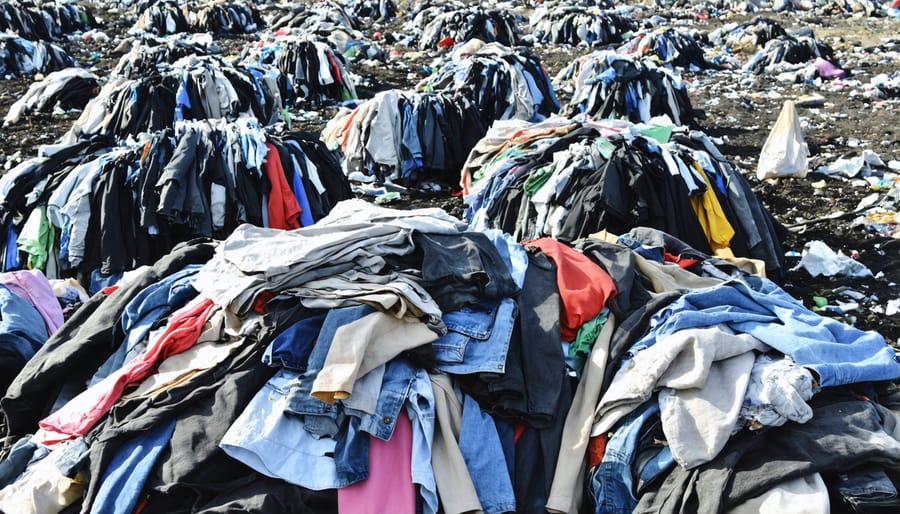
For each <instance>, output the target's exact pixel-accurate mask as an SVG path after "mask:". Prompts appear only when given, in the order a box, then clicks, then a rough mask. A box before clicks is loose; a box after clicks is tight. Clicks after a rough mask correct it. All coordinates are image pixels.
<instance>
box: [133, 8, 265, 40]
mask: <svg viewBox="0 0 900 514" xmlns="http://www.w3.org/2000/svg"><path fill="white" fill-rule="evenodd" d="M137 14H138V19H137V22H136V23H135V28H136V29H137V30H139V31H143V32H148V33H151V34H156V35H158V36H162V35H166V34H178V33H182V32H211V33H213V34H218V35H224V34H253V33H255V32H256V31H257V30H258V29H259V28H261V27H262V19H261V18H260V15H259V11H257V10H256V8H255V7H254V6H253V5H252V4H249V3H223V2H209V3H203V4H194V3H189V4H187V5H184V4H182V3H179V2H176V1H174V0H163V1H159V2H148V3H145V4H143V5H141V6H139V8H138V9H137Z"/></svg>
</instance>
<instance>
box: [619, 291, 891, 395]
mask: <svg viewBox="0 0 900 514" xmlns="http://www.w3.org/2000/svg"><path fill="white" fill-rule="evenodd" d="M718 324H724V325H727V326H728V327H730V328H731V329H733V330H734V331H735V332H738V333H747V334H750V335H752V336H754V337H756V338H757V339H759V340H760V341H762V342H764V343H766V344H767V345H769V346H771V347H772V348H774V349H776V350H778V351H780V352H781V353H784V354H785V355H789V356H790V357H791V358H792V359H793V360H794V362H796V363H797V364H798V365H800V366H804V367H806V368H809V369H811V370H813V371H814V372H815V373H816V374H817V375H818V380H819V386H820V387H832V386H839V385H845V384H852V383H856V382H874V381H881V380H896V379H898V378H900V359H898V358H897V355H896V353H895V352H894V350H893V349H892V348H891V347H890V346H888V345H887V343H885V341H884V338H883V337H882V336H881V335H879V334H878V333H876V332H864V331H862V330H860V329H858V328H855V327H852V326H850V325H846V324H844V323H841V322H839V321H837V320H834V319H831V318H826V317H823V316H820V315H818V314H816V313H814V312H812V311H810V310H809V309H807V308H806V307H804V306H803V305H802V304H801V303H800V302H799V301H798V300H796V299H794V298H792V297H791V296H790V295H788V294H787V293H786V292H785V291H784V290H783V289H781V288H780V287H778V286H777V285H776V284H775V283H774V282H772V281H770V280H768V279H765V278H759V277H746V278H744V279H743V280H741V281H729V282H725V283H723V284H722V285H721V286H717V287H711V288H707V289H701V290H697V291H694V292H690V293H687V294H685V295H684V296H682V297H681V298H679V299H678V300H676V301H675V302H673V303H671V304H669V305H668V306H667V307H666V308H664V309H662V310H661V311H659V312H657V313H656V314H655V315H654V316H653V318H651V320H650V327H651V328H650V331H649V332H648V333H647V334H646V335H644V337H642V338H641V339H640V340H638V341H637V342H636V343H635V344H634V345H633V346H632V347H631V349H629V351H628V355H635V354H636V353H637V352H638V351H640V350H641V349H643V348H646V347H648V346H651V345H652V344H653V343H654V342H656V340H657V339H658V338H660V337H663V336H666V335H669V334H672V333H674V332H677V331H679V330H683V329H687V328H698V327H709V326H714V325H718Z"/></svg>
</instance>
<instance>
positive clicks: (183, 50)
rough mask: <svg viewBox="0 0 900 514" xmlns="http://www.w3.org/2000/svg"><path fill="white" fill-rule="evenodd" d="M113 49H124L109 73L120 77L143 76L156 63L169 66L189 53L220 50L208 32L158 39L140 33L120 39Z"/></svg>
mask: <svg viewBox="0 0 900 514" xmlns="http://www.w3.org/2000/svg"><path fill="white" fill-rule="evenodd" d="M117 49H121V50H122V51H126V50H127V51H126V52H125V53H124V54H123V55H122V57H121V58H119V62H118V63H117V64H116V67H115V68H113V71H112V76H114V77H119V78H124V79H136V78H139V77H147V76H150V75H152V74H153V73H156V71H157V70H158V69H159V67H160V66H162V67H165V66H164V65H171V64H174V63H175V62H177V61H178V60H180V59H182V58H184V57H187V56H189V55H210V54H219V53H221V52H222V49H221V48H220V47H219V45H218V44H217V43H216V42H215V41H213V38H212V35H211V34H187V33H182V34H179V35H178V36H172V37H166V38H160V37H155V36H151V35H149V34H144V35H143V36H141V37H131V38H127V39H123V41H122V43H120V44H119V47H118V48H117Z"/></svg>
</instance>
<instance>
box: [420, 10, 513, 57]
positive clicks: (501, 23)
mask: <svg viewBox="0 0 900 514" xmlns="http://www.w3.org/2000/svg"><path fill="white" fill-rule="evenodd" d="M407 23H408V25H409V27H410V29H411V30H410V31H411V32H414V33H415V34H417V36H418V41H419V43H418V45H419V49H420V50H426V49H428V50H434V49H435V48H447V47H451V46H453V45H456V44H462V43H465V42H466V41H470V40H472V39H480V40H481V41H484V42H485V43H493V42H497V43H500V44H502V45H506V46H514V45H518V44H519V40H520V37H521V35H520V34H519V26H518V23H517V21H516V18H515V16H513V14H512V13H510V12H509V11H506V10H501V9H485V8H483V7H480V6H463V5H460V4H458V3H451V4H437V5H434V4H429V3H426V4H422V5H421V6H420V8H419V9H418V10H417V11H416V13H415V15H414V16H413V18H412V20H410V21H409V22H407Z"/></svg>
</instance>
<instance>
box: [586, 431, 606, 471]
mask: <svg viewBox="0 0 900 514" xmlns="http://www.w3.org/2000/svg"><path fill="white" fill-rule="evenodd" d="M608 442H609V435H607V434H603V435H598V436H595V437H592V438H591V439H590V441H588V469H590V468H593V467H596V466H597V465H598V464H600V463H601V462H603V454H605V453H606V443H608Z"/></svg>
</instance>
